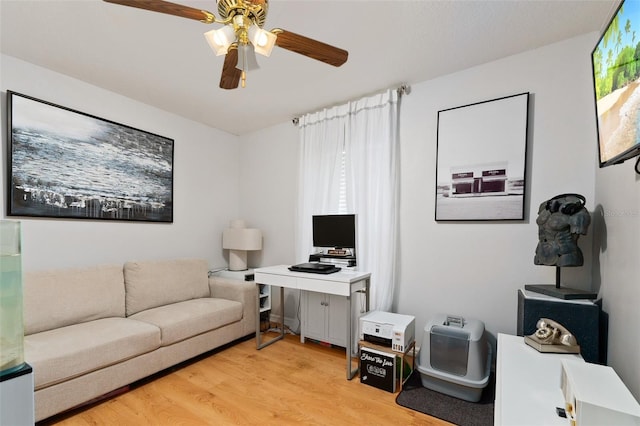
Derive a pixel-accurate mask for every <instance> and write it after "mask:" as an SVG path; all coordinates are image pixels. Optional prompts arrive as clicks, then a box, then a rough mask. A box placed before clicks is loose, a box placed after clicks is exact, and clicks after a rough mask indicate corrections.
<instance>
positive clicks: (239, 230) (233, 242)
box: [222, 219, 262, 271]
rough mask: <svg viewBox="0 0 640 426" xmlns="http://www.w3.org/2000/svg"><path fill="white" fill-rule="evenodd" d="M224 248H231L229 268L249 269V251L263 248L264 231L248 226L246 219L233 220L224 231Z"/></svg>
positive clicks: (236, 269) (234, 269) (231, 269)
mask: <svg viewBox="0 0 640 426" xmlns="http://www.w3.org/2000/svg"><path fill="white" fill-rule="evenodd" d="M222 248H223V249H229V270H230V271H244V270H246V269H247V251H248V250H261V249H262V231H260V230H259V229H255V228H247V227H246V224H245V221H244V220H239V219H238V220H232V221H231V223H230V224H229V228H227V229H225V230H224V232H223V233H222Z"/></svg>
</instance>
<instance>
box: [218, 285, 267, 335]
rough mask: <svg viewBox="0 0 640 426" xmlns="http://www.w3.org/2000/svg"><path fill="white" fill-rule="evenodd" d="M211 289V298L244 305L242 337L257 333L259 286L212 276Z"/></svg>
mask: <svg viewBox="0 0 640 426" xmlns="http://www.w3.org/2000/svg"><path fill="white" fill-rule="evenodd" d="M209 289H210V290H211V297H217V298H220V299H229V300H235V301H238V302H240V303H242V306H243V308H242V330H243V333H242V335H243V336H246V335H249V334H251V333H255V331H256V304H257V303H258V301H257V300H258V286H256V283H255V282H253V281H240V280H234V279H230V278H222V277H216V276H211V277H209Z"/></svg>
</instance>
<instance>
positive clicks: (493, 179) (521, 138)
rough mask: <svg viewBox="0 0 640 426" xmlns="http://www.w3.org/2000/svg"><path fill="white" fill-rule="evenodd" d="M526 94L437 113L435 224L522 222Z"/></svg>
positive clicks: (525, 145) (527, 102) (526, 112)
mask: <svg viewBox="0 0 640 426" xmlns="http://www.w3.org/2000/svg"><path fill="white" fill-rule="evenodd" d="M528 113H529V93H521V94H517V95H512V96H507V97H503V98H499V99H492V100H488V101H483V102H478V103H474V104H470V105H465V106H460V107H455V108H450V109H445V110H441V111H438V136H437V139H438V141H437V160H436V161H437V162H436V209H435V210H436V211H435V219H436V221H470V220H522V219H524V206H525V202H524V200H525V189H526V181H525V176H526V170H525V169H526V167H525V166H526V152H527V123H528Z"/></svg>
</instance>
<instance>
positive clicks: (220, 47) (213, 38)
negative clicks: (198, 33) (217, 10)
mask: <svg viewBox="0 0 640 426" xmlns="http://www.w3.org/2000/svg"><path fill="white" fill-rule="evenodd" d="M204 37H205V38H206V39H207V43H209V47H211V49H212V50H213V51H214V52H215V54H216V56H220V55H225V54H226V53H227V51H228V50H229V46H231V43H233V42H234V40H235V32H234V31H233V27H230V26H228V25H226V26H224V27H222V28H220V29H217V30H211V31H207V32H206V33H204Z"/></svg>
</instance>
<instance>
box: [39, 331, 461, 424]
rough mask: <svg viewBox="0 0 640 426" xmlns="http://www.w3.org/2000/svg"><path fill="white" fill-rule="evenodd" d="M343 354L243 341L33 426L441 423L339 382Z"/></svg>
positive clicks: (356, 384) (288, 341) (290, 343)
mask: <svg viewBox="0 0 640 426" xmlns="http://www.w3.org/2000/svg"><path fill="white" fill-rule="evenodd" d="M344 354H345V352H344V349H341V348H330V347H326V346H324V345H320V344H316V343H312V342H307V343H305V344H302V343H300V340H299V338H298V337H297V336H291V335H288V336H287V337H286V338H285V339H284V340H283V341H280V342H277V343H275V344H273V345H271V346H268V347H266V348H264V349H262V350H256V348H255V340H253V339H250V340H246V341H243V342H240V343H238V344H236V345H233V346H231V347H228V348H225V349H223V350H221V351H218V352H214V353H213V354H211V355H210V356H207V357H204V358H202V359H199V360H197V361H196V362H193V363H190V364H187V365H185V366H181V367H180V368H179V369H176V370H175V371H172V372H169V373H167V374H164V375H160V376H158V377H155V378H153V380H150V381H145V383H144V384H142V385H140V386H133V387H132V389H131V390H130V391H128V392H126V393H123V394H120V395H117V396H115V397H113V398H111V399H108V400H106V401H103V402H101V403H99V404H96V405H94V406H90V407H86V408H84V409H80V410H76V411H74V412H71V413H67V414H65V415H62V416H58V417H56V418H52V419H49V420H47V421H45V422H42V423H41V425H42V426H44V425H57V426H85V425H120V426H123V425H136V426H137V425H158V426H162V425H172V426H173V425H190V426H191V425H300V424H304V425H336V426H340V425H353V424H366V425H426V426H442V425H448V424H449V423H447V422H444V421H442V420H439V419H436V418H433V417H430V416H427V415H424V414H422V413H418V412H415V411H412V410H409V409H407V408H404V407H401V406H399V405H397V404H396V403H395V398H396V396H397V393H394V394H392V393H389V392H385V391H383V390H380V389H377V388H374V387H371V386H368V385H364V384H361V383H360V380H359V378H358V377H357V376H356V377H355V378H354V379H353V380H346V371H345V369H346V365H345V364H346V362H345V355H344ZM354 365H355V364H354ZM39 426H40V425H39Z"/></svg>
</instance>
